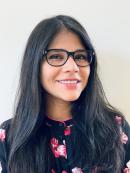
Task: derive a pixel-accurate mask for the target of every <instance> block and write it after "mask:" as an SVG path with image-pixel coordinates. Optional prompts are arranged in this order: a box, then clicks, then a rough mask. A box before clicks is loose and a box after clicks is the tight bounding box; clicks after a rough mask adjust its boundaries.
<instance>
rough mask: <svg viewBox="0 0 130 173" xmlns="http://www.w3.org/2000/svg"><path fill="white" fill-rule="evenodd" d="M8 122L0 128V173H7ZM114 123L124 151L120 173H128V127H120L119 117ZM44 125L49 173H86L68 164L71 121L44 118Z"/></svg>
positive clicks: (70, 152)
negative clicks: (47, 132)
mask: <svg viewBox="0 0 130 173" xmlns="http://www.w3.org/2000/svg"><path fill="white" fill-rule="evenodd" d="M10 122H11V120H7V121H5V122H4V123H2V125H1V127H0V173H9V172H7V162H8V159H7V155H8V146H7V137H8V135H7V134H8V130H9V125H10ZM115 122H116V123H117V124H118V125H119V126H120V134H121V141H122V143H123V145H124V148H125V150H126V157H125V163H124V165H125V166H124V168H123V172H122V173H128V169H130V126H129V125H128V123H127V122H126V121H125V124H124V126H123V127H122V123H121V117H119V116H116V121H115ZM45 124H46V126H47V128H49V129H50V137H49V140H50V148H51V152H52V156H53V157H54V159H55V165H52V168H51V172H50V173H88V172H86V171H84V170H83V169H82V168H81V167H79V166H78V165H73V164H72V165H71V164H69V163H70V162H71V160H72V148H73V146H72V133H73V127H74V123H73V119H68V120H66V121H56V120H53V119H50V118H49V117H46V118H45ZM79 140H80V139H79ZM78 151H79V150H78ZM94 172H95V171H94V170H92V171H91V173H94Z"/></svg>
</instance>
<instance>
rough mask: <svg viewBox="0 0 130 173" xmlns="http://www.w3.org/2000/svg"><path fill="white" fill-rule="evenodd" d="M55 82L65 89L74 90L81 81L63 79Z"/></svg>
mask: <svg viewBox="0 0 130 173" xmlns="http://www.w3.org/2000/svg"><path fill="white" fill-rule="evenodd" d="M57 82H58V83H59V84H61V86H63V87H65V88H66V89H69V90H75V89H77V88H78V87H79V83H80V82H81V81H80V80H79V79H63V80H58V81H57Z"/></svg>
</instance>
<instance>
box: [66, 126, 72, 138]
mask: <svg viewBox="0 0 130 173" xmlns="http://www.w3.org/2000/svg"><path fill="white" fill-rule="evenodd" d="M70 134H71V128H70V126H67V127H66V129H65V130H64V135H65V136H67V135H70Z"/></svg>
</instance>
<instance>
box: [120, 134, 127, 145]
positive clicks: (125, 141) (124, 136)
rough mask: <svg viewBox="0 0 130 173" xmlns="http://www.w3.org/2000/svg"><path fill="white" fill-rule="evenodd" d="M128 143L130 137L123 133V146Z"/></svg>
mask: <svg viewBox="0 0 130 173" xmlns="http://www.w3.org/2000/svg"><path fill="white" fill-rule="evenodd" d="M127 141H128V136H127V135H126V134H125V133H124V132H121V142H122V143H123V144H126V143H127Z"/></svg>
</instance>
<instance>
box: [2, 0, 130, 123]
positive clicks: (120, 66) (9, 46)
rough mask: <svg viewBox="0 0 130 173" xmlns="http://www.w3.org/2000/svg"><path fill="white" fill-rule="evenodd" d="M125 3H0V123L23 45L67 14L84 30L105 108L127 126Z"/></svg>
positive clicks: (129, 70)
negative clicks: (43, 24) (46, 22)
mask: <svg viewBox="0 0 130 173" xmlns="http://www.w3.org/2000/svg"><path fill="white" fill-rule="evenodd" d="M129 7H130V1H129V0H98V1H96V0H77V1H76V0H47V1H44V0H22V1H18V0H11V1H10V0H4V1H2V0H0V122H2V121H4V120H6V119H8V118H10V117H12V114H13V107H14V99H15V95H16V90H17V85H18V79H19V71H20V65H21V60H22V56H23V52H24V49H25V45H26V41H27V39H28V36H29V34H30V32H31V31H32V30H33V28H34V27H35V25H36V24H37V23H38V22H39V21H41V20H42V19H44V18H46V17H51V16H54V15H57V14H67V15H71V16H73V17H75V18H76V19H77V20H79V21H80V22H81V24H82V25H83V26H84V27H85V28H86V30H87V31H88V34H89V35H90V38H91V40H92V43H93V45H94V46H95V49H96V52H97V55H98V62H99V68H98V72H99V75H100V79H101V81H102V84H103V87H104V90H105V93H106V96H107V98H108V100H109V102H110V103H111V104H112V105H113V106H115V107H116V108H118V109H119V110H120V111H122V112H123V113H124V115H125V116H126V118H127V120H128V121H129V122H130V9H129Z"/></svg>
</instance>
